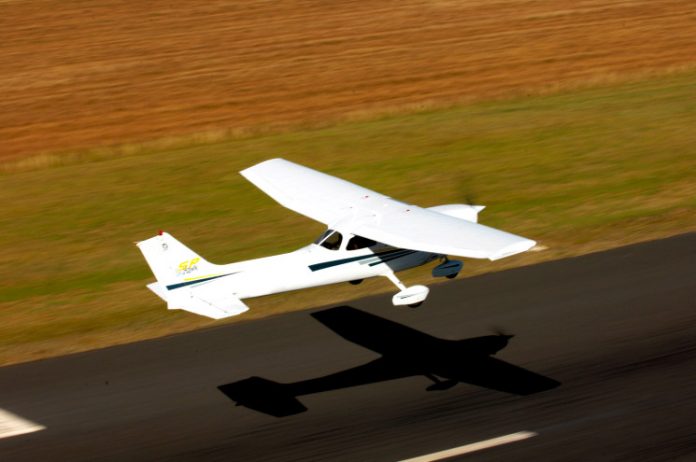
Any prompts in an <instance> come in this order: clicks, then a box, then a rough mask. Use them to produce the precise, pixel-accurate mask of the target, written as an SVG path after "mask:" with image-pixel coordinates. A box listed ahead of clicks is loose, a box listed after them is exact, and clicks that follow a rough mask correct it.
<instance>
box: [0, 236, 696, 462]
mask: <svg viewBox="0 0 696 462" xmlns="http://www.w3.org/2000/svg"><path fill="white" fill-rule="evenodd" d="M385 284H388V282H385ZM389 298H390V296H378V297H372V298H366V299H361V300H356V301H355V302H352V303H350V306H342V307H325V308H320V309H317V310H312V311H305V312H300V313H292V314H288V315H282V316H276V317H272V318H270V319H264V320H260V321H253V322H246V323H240V324H236V325H225V326H220V327H218V328H213V329H208V330H203V331H198V332H193V333H189V334H184V335H177V336H172V337H168V338H164V339H158V340H152V341H147V342H141V343H136V344H131V345H125V346H120V347H114V348H108V349H104V350H99V351H93V352H88V353H82V354H77V355H72V356H66V357H61V358H55V359H50V360H44V361H38V362H33V363H27V364H21V365H16V366H9V367H4V368H0V408H2V409H4V410H5V411H9V412H11V413H13V414H15V415H17V416H21V417H22V418H24V419H28V420H30V421H32V422H35V423H37V424H40V425H43V426H45V427H46V428H45V429H44V430H41V431H37V432H34V433H29V434H25V435H21V436H14V437H9V438H3V439H0V460H2V461H3V462H5V461H24V460H27V461H28V460H31V461H50V460H71V461H73V460H128V461H134V460H175V461H176V460H225V461H241V460H245V461H246V460H254V461H256V460H263V461H266V460H278V461H307V460H331V461H334V460H345V461H363V460H364V461H372V460H375V461H398V460H402V459H407V458H412V457H416V456H420V455H424V454H428V453H432V452H436V451H443V450H447V449H450V448H454V447H458V446H462V445H467V444H470V443H476V442H478V441H482V440H488V439H491V438H496V437H499V436H504V435H509V434H514V433H517V432H522V431H525V432H533V433H532V434H534V435H536V436H533V437H531V438H528V439H525V440H523V441H517V442H511V443H510V444H506V445H503V446H498V447H493V448H489V449H483V450H481V451H478V452H474V453H471V454H468V455H465V456H460V457H459V458H456V459H451V460H467V461H468V460H476V461H481V460H514V461H531V460H535V461H537V460H544V461H554V460H562V461H588V460H592V461H603V460H621V461H637V460H641V461H653V460H680V461H693V460H696V234H694V233H692V234H687V235H682V236H677V237H674V238H670V239H665V240H661V241H655V242H650V243H644V244H639V245H634V246H629V247H623V248H619V249H615V250H611V251H608V252H602V253H596V254H592V255H587V256H583V257H578V258H572V259H567V260H561V261H556V262H550V263H544V264H540V265H535V266H529V267H525V268H518V269H514V270H510V271H504V272H499V273H493V274H487V275H483V276H478V277H472V278H466V279H461V280H455V281H452V282H447V283H445V284H441V285H433V286H431V295H430V298H429V299H428V301H427V302H426V303H425V304H424V305H423V306H422V307H420V308H418V309H416V310H412V309H397V308H395V307H392V306H391V304H390V301H389ZM250 305H251V306H252V309H253V301H252V302H251V303H250ZM496 330H501V331H503V332H504V333H505V334H510V335H512V334H514V337H512V338H507V337H506V336H504V335H491V334H493V333H494V332H495V331H496ZM443 339H449V340H462V341H460V342H453V341H447V340H443ZM496 351H497V354H495V356H491V354H492V353H494V352H496ZM427 375H430V376H431V378H428V377H427ZM399 377H400V378H399ZM235 401H236V402H238V403H241V405H239V406H237V405H235ZM278 416H280V417H278Z"/></svg>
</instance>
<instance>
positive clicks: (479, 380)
mask: <svg viewBox="0 0 696 462" xmlns="http://www.w3.org/2000/svg"><path fill="white" fill-rule="evenodd" d="M312 316H313V317H314V318H315V319H317V320H318V321H319V322H321V323H322V324H324V325H325V326H326V327H328V328H329V329H331V330H333V331H334V332H336V333H337V334H338V335H340V336H341V337H343V338H345V339H346V340H348V341H350V342H353V343H356V344H358V345H361V346H363V347H365V348H368V349H370V350H372V351H374V352H376V353H379V354H380V355H381V356H380V357H379V358H378V359H375V360H374V361H371V362H368V363H366V364H363V365H361V366H357V367H353V368H350V369H346V370H343V371H340V372H336V373H333V374H329V375H325V376H322V377H316V378H312V379H308V380H302V381H299V382H294V383H278V382H274V381H272V380H268V379H265V378H262V377H249V378H247V379H244V380H240V381H238V382H234V383H228V384H225V385H220V386H219V387H218V389H219V390H220V391H221V392H222V393H224V394H225V395H226V396H227V397H228V398H230V399H231V400H232V401H234V402H235V403H236V404H237V405H238V406H245V407H247V408H250V409H253V410H256V411H259V412H263V413H265V414H269V415H272V416H276V417H285V416H289V415H293V414H298V413H301V412H304V411H306V410H307V408H306V407H305V406H304V405H303V404H302V403H301V402H300V401H299V400H298V399H297V397H298V396H302V395H309V394H312V393H321V392H325V391H330V390H338V389H341V388H348V387H355V386H359V385H365V384H370V383H376V382H382V381H386V380H394V379H398V378H403V377H410V376H414V375H422V376H424V377H427V378H428V379H430V380H431V381H432V384H431V385H429V386H428V387H427V388H426V390H428V391H442V390H447V389H449V388H451V387H453V386H455V385H456V384H458V383H468V384H472V385H478V386H480V387H484V388H489V389H493V390H498V391H502V392H506V393H512V394H516V395H530V394H533V393H538V392H542V391H546V390H550V389H552V388H555V387H557V386H559V385H560V383H559V382H557V381H555V380H553V379H551V378H548V377H544V376H542V375H539V374H536V373H534V372H531V371H528V370H526V369H523V368H521V367H517V366H513V365H512V364H508V363H506V362H505V361H501V360H499V359H496V358H493V357H492V355H494V354H496V353H497V352H498V351H500V350H502V349H503V348H505V347H506V346H507V344H508V341H509V340H510V338H511V337H512V335H487V336H484V337H475V338H468V339H464V340H444V339H439V338H436V337H433V336H431V335H428V334H425V333H423V332H419V331H417V330H415V329H412V328H410V327H406V326H404V325H401V324H398V323H395V322H393V321H389V320H387V319H384V318H380V317H379V316H375V315H373V314H370V313H366V312H364V311H360V310H358V309H355V308H352V307H349V306H341V307H336V308H330V309H327V310H323V311H318V312H315V313H313V314H312Z"/></svg>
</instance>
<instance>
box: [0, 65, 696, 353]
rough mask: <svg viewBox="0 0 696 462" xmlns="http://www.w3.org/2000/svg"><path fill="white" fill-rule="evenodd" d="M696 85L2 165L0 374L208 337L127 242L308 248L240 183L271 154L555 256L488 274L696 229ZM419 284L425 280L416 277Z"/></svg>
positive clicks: (263, 307) (647, 85) (683, 80)
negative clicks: (454, 206) (151, 283)
mask: <svg viewBox="0 0 696 462" xmlns="http://www.w3.org/2000/svg"><path fill="white" fill-rule="evenodd" d="M695 89H696V74H694V73H693V72H691V73H685V74H681V75H673V76H670V77H662V78H652V79H650V80H644V81H639V82H631V83H624V84H619V85H614V86H610V87H604V88H595V89H586V90H578V91H574V92H567V93H562V94H557V95H547V96H535V97H529V98H522V99H516V100H513V101H498V102H490V103H479V104H474V105H467V106H461V107H452V108H446V109H440V110H435V109H433V110H428V111H425V112H420V113H412V114H405V115H393V116H384V117H381V118H377V119H374V120H368V121H359V122H344V123H341V124H337V125H335V126H329V127H324V128H315V129H298V130H297V131H292V132H291V131H288V132H283V133H276V134H260V135H252V136H249V137H247V138H240V139H230V140H227V141H224V140H223V141H218V142H214V143H202V144H198V145H196V144H195V143H192V144H191V145H188V146H184V145H179V146H178V147H176V146H175V147H169V148H160V149H156V148H151V149H149V148H147V147H146V148H142V149H135V150H132V151H133V152H130V151H129V150H126V151H129V152H128V155H114V156H111V157H109V156H104V155H93V156H92V155H88V154H85V155H79V156H68V157H66V159H67V160H66V161H64V162H58V163H51V162H49V163H48V164H47V165H46V166H45V167H44V168H35V169H33V170H32V169H29V170H27V169H24V170H23V169H22V168H17V169H14V170H13V168H12V166H9V167H7V166H6V168H5V170H4V172H5V173H3V174H1V175H0V191H2V194H3V197H4V199H5V201H4V204H3V209H2V214H0V248H1V249H3V250H2V254H3V259H2V260H3V261H2V265H0V310H1V311H0V313H1V314H0V316H2V318H1V319H2V322H1V323H0V364H6V363H11V362H17V361H23V360H27V359H31V358H37V357H42V356H48V355H56V354H61V353H65V352H69V351H79V350H84V349H88V348H93V347H97V346H104V345H109V344H113V343H120V342H126V341H131V340H136V339H141V338H147V337H150V336H155V335H163V334H167V333H171V332H179V331H183V330H187V329H192V328H197V327H200V326H204V325H209V324H210V322H209V321H207V320H205V319H203V318H199V317H195V316H193V315H188V314H185V313H179V312H176V313H172V312H167V310H166V309H165V307H164V305H163V303H161V302H160V301H159V300H158V299H157V298H156V297H155V296H154V295H152V294H150V293H149V291H147V290H146V289H145V287H144V284H145V283H146V282H147V281H148V280H149V279H150V278H151V276H150V274H149V271H148V268H147V266H146V265H145V262H144V260H143V259H142V258H141V256H140V254H139V252H138V251H137V249H136V247H135V246H134V245H133V242H134V241H137V240H142V239H144V238H147V237H149V236H151V235H153V234H154V233H155V232H156V231H157V230H158V229H160V228H163V229H166V230H167V231H169V232H171V233H172V234H174V235H175V236H176V237H177V238H179V239H180V240H182V241H183V242H185V243H186V244H187V245H189V246H190V247H192V248H193V249H195V250H196V251H197V252H199V253H200V254H202V255H203V256H205V257H206V258H208V259H209V260H211V261H214V262H220V263H226V262H231V261H238V260H242V259H247V258H253V257H258V256H263V255H268V254H273V253H277V252H283V251H289V250H292V249H294V248H297V247H299V246H301V245H304V244H306V243H307V242H308V241H310V240H311V239H313V238H314V237H315V236H316V235H318V234H319V233H320V232H321V231H322V230H323V226H322V225H319V224H317V223H314V222H312V221H310V220H308V219H306V218H303V217H301V216H299V215H296V214H294V213H292V212H290V211H287V210H285V209H283V208H282V207H280V206H279V205H277V204H275V203H274V202H273V201H272V200H271V199H269V198H267V197H266V196H265V195H264V194H263V193H261V192H260V191H258V190H257V189H256V188H255V187H254V186H253V185H251V184H249V183H247V182H246V181H245V180H244V179H243V178H242V177H241V176H240V175H239V174H238V173H237V172H238V171H239V170H241V169H243V168H245V167H248V166H250V165H253V164H254V163H256V162H259V161H261V160H264V159H268V158H272V157H285V158H287V159H290V160H293V161H296V162H299V163H302V164H305V165H308V166H310V167H313V168H317V169H319V170H322V171H325V172H327V173H330V174H333V175H337V176H339V177H342V178H345V179H347V180H350V181H354V182H356V183H359V184H361V185H363V186H366V187H368V188H372V189H375V190H377V191H380V192H382V193H385V194H388V195H391V196H394V197H396V198H399V199H401V200H404V201H411V202H414V203H417V204H419V205H423V206H431V205H436V204H443V203H453V202H462V201H464V200H465V198H466V197H467V196H472V197H474V198H475V199H476V201H477V202H478V203H482V204H485V205H487V206H488V209H487V210H486V211H484V212H483V213H482V216H481V218H482V221H483V222H484V223H486V224H489V225H491V226H496V227H500V228H503V229H506V230H509V231H511V232H515V233H518V234H522V235H524V236H528V237H531V238H534V239H537V240H538V241H540V242H541V243H542V244H544V245H547V246H548V247H549V250H547V251H545V252H541V253H536V254H528V255H524V256H518V257H513V258H512V259H510V260H506V261H503V262H498V263H495V264H491V263H487V264H486V263H480V262H476V263H474V264H472V265H470V266H469V268H470V270H469V272H468V274H474V273H477V272H481V271H486V270H492V269H500V268H504V267H507V266H510V265H519V264H528V263H531V262H535V261H540V260H544V259H551V258H559V257H563V256H570V255H578V254H581V253H585V252H588V251H592V250H599V249H604V248H608V247H612V246H617V245H621V244H624V243H629V242H636V241H640V240H646V239H650V238H656V237H660V236H666V235H670V234H675V233H679V232H684V231H689V230H694V229H696V213H695V212H696V129H695V128H696V91H695ZM146 146H147V145H146ZM150 146H157V145H156V144H152V145H150ZM113 152H118V150H114V151H113ZM23 165H25V166H26V165H32V164H31V163H28V164H27V163H24V164H23ZM35 165H39V166H40V165H42V163H41V162H37V163H36V164H35ZM421 280H423V281H427V280H428V276H427V271H425V270H422V271H413V272H411V273H409V274H408V275H406V281H407V282H408V283H412V282H415V281H421ZM380 290H392V288H391V287H390V286H389V283H388V282H386V281H370V282H369V283H368V284H367V285H365V286H360V287H358V288H355V287H352V286H350V287H348V286H346V287H343V286H339V287H333V288H329V289H326V288H324V289H316V290H311V291H304V292H298V293H295V294H293V295H292V296H284V297H278V296H276V297H266V298H263V299H258V300H249V301H248V303H249V305H250V306H251V307H252V311H251V312H250V313H248V314H247V315H245V316H242V319H251V318H254V317H258V316H264V315H267V314H270V313H275V312H279V311H285V310H291V309H302V308H306V307H309V306H314V305H316V304H321V303H331V302H333V301H338V300H339V299H347V298H351V297H358V296H360V295H362V294H365V293H373V292H375V291H380ZM237 319H239V318H237ZM237 319H233V320H230V321H226V322H236V321H237Z"/></svg>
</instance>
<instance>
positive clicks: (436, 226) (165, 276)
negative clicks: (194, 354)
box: [137, 159, 536, 319]
mask: <svg viewBox="0 0 696 462" xmlns="http://www.w3.org/2000/svg"><path fill="white" fill-rule="evenodd" d="M240 173H241V174H242V175H243V176H244V177H245V178H246V179H247V180H249V181H251V182H252V183H253V184H254V185H256V186H257V187H258V188H259V189H261V190H262V191H263V192H265V193H266V194H268V195H269V196H271V197H272V198H273V199H275V200H276V201H278V202H279V203H280V204H281V205H283V206H285V207H287V208H289V209H290V210H294V211H295V212H298V213H300V214H302V215H305V216H307V217H309V218H312V219H314V220H317V221H319V222H321V223H324V224H325V225H327V226H328V229H327V230H326V231H325V232H324V233H323V234H322V235H321V236H319V238H318V239H317V240H316V241H314V243H312V244H310V245H308V246H306V247H303V248H301V249H299V250H296V251H294V252H290V253H286V254H282V255H275V256H272V257H266V258H258V259H255V260H248V261H243V262H238V263H230V264H227V265H215V264H213V263H209V262H207V261H206V260H204V259H203V258H202V257H201V256H199V255H197V254H196V253H194V252H193V251H192V250H190V249H189V248H187V247H186V246H185V245H183V244H182V243H181V242H179V241H177V240H176V239H174V238H173V237H172V236H171V235H169V234H168V233H164V232H160V233H159V234H158V235H157V236H155V237H152V238H150V239H147V240H145V241H141V242H139V243H137V246H138V247H139V248H140V251H141V252H142V253H143V255H144V256H145V259H146V260H147V263H148V265H149V266H150V268H151V269H152V272H153V273H154V275H155V278H156V279H157V282H154V283H151V284H148V286H147V287H148V288H149V289H150V290H152V291H153V292H154V293H155V294H157V295H158V296H159V297H160V298H161V299H162V300H164V301H165V302H166V303H167V307H168V308H169V309H182V310H186V311H190V312H192V313H196V314H199V315H202V316H207V317H210V318H213V319H221V318H226V317H229V316H235V315H238V314H241V313H244V312H245V311H247V310H248V309H249V308H248V307H247V306H246V305H245V304H244V303H243V302H242V299H245V298H252V297H260V296H263V295H270V294H276V293H280V292H286V291H290V290H297V289H305V288H308V287H317V286H322V285H326V284H335V283H339V282H350V283H352V284H359V283H360V282H362V280H363V279H366V278H370V277H374V276H384V277H386V278H388V279H389V280H390V281H391V282H393V283H394V284H395V285H396V287H398V289H399V292H398V293H397V294H396V295H394V297H393V298H392V303H393V304H394V305H396V306H405V305H408V306H411V307H416V306H419V305H420V304H421V303H422V302H423V301H424V300H425V299H426V297H427V296H428V293H429V289H428V288H427V287H425V286H423V285H414V286H411V287H406V286H405V285H404V284H403V283H402V282H401V281H400V280H399V279H398V278H397V277H396V275H395V274H394V273H396V272H398V271H403V270H406V269H409V268H414V267H416V266H420V265H423V264H425V263H428V262H431V261H433V260H439V261H440V264H439V265H437V266H436V267H435V268H434V269H433V270H432V275H433V277H447V278H454V277H455V276H457V274H458V273H459V271H460V270H461V269H462V262H461V261H458V260H450V259H449V258H448V256H458V257H467V258H479V259H489V260H498V259H500V258H504V257H509V256H511V255H515V254H518V253H521V252H524V251H526V250H529V249H530V248H532V247H533V246H534V245H535V244H536V243H535V242H534V241H532V240H530V239H526V238H524V237H520V236H516V235H514V234H510V233H506V232H504V231H500V230H497V229H494V228H490V227H487V226H484V225H480V224H478V223H477V221H478V213H479V212H480V211H481V210H482V209H483V208H484V207H483V206H481V205H465V204H450V205H440V206H437V207H430V208H421V207H418V206H416V205H411V204H406V203H403V202H399V201H397V200H394V199H392V198H390V197H387V196H385V195H382V194H379V193H376V192H374V191H371V190H369V189H365V188H363V187H360V186H357V185H355V184H353V183H350V182H348V181H345V180H341V179H339V178H336V177H333V176H330V175H327V174H324V173H321V172H318V171H316V170H312V169H310V168H307V167H303V166H301V165H298V164H295V163H293V162H289V161H287V160H284V159H272V160H267V161H265V162H261V163H260V164H257V165H254V166H253V167H250V168H247V169H246V170H243V171H241V172H240Z"/></svg>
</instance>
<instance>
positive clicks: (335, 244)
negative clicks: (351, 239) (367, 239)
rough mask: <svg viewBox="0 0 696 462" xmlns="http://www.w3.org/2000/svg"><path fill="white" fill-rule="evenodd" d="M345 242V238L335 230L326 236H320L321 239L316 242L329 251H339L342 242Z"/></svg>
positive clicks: (328, 231) (330, 230)
mask: <svg viewBox="0 0 696 462" xmlns="http://www.w3.org/2000/svg"><path fill="white" fill-rule="evenodd" d="M342 241H343V236H341V233H339V232H338V231H334V230H333V229H328V230H326V232H325V233H324V234H322V235H321V236H319V239H317V240H316V241H314V243H315V244H319V245H320V246H322V247H325V248H327V249H329V250H338V249H339V248H340V247H341V242H342Z"/></svg>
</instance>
